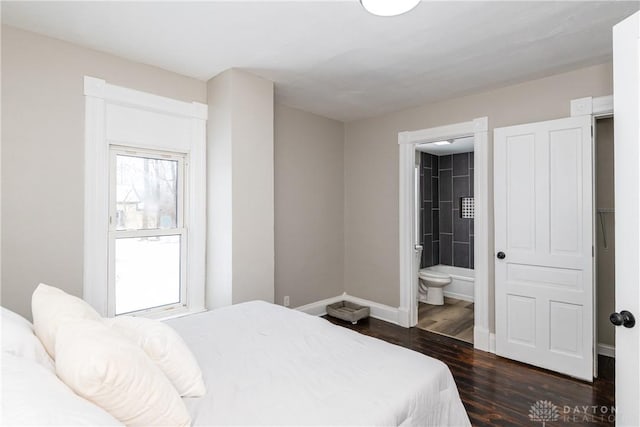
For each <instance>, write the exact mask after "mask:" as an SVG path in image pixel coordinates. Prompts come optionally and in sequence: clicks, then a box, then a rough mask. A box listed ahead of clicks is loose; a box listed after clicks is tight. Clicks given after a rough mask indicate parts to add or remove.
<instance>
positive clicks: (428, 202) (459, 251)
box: [420, 153, 474, 268]
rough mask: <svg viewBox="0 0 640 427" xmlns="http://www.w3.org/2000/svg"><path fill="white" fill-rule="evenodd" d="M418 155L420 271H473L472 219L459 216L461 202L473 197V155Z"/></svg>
mask: <svg viewBox="0 0 640 427" xmlns="http://www.w3.org/2000/svg"><path fill="white" fill-rule="evenodd" d="M420 154H421V155H420V157H421V159H420V160H421V167H420V180H421V186H420V188H421V200H422V204H421V218H422V230H421V236H422V242H421V243H422V246H423V248H424V249H423V252H422V262H421V268H424V267H430V266H432V265H436V264H444V265H453V266H456V267H464V268H473V266H474V259H473V245H474V231H473V219H472V218H462V217H461V214H460V207H461V206H460V205H461V198H462V197H468V196H470V197H473V172H474V169H473V153H460V154H451V155H447V156H439V157H438V156H434V155H431V154H427V153H420Z"/></svg>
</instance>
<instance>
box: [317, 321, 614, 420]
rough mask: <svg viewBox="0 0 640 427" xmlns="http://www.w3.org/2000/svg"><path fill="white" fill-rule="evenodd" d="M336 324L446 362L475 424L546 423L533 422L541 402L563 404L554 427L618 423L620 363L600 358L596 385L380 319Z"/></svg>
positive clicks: (338, 322)
mask: <svg viewBox="0 0 640 427" xmlns="http://www.w3.org/2000/svg"><path fill="white" fill-rule="evenodd" d="M328 319H329V320H330V321H331V322H333V323H335V324H337V325H340V326H344V327H346V328H350V329H354V330H356V331H358V332H360V333H363V334H366V335H370V336H373V337H376V338H379V339H382V340H385V341H387V342H390V343H393V344H397V345H401V346H403V347H407V348H410V349H412V350H415V351H418V352H420V353H423V354H426V355H427V356H431V357H434V358H436V359H439V360H442V361H443V362H444V363H446V364H447V365H448V366H449V369H451V372H452V373H453V376H454V378H455V381H456V384H457V385H458V390H459V392H460V397H461V398H462V402H463V403H464V406H465V408H466V409H467V413H468V414H469V418H470V419H471V424H473V425H474V426H520V425H522V426H532V425H542V422H533V421H532V420H531V419H530V418H529V413H530V412H529V411H530V409H531V406H532V405H533V404H535V403H536V402H537V401H550V402H551V403H553V404H554V405H556V406H557V414H558V415H559V418H558V420H557V422H552V423H548V425H550V426H551V425H567V426H569V425H589V426H605V425H606V426H610V425H614V423H615V422H614V421H615V420H614V418H615V416H611V414H610V411H611V408H612V407H613V406H614V404H615V402H614V391H615V387H614V377H615V376H614V369H615V368H614V360H613V359H611V358H608V357H603V356H600V357H599V366H600V372H599V374H600V375H599V378H598V379H597V380H595V381H594V382H593V384H590V383H587V382H583V381H579V380H576V379H573V378H570V377H566V376H563V375H560V374H556V373H553V372H550V371H546V370H544V369H538V368H535V367H532V366H529V365H525V364H522V363H518V362H514V361H512V360H509V359H504V358H502V357H499V356H496V355H494V354H491V353H485V352H483V351H478V350H474V349H473V346H472V345H471V344H468V343H465V342H462V341H458V340H455V339H452V338H448V337H444V336H442V335H438V334H434V333H431V332H427V331H424V330H421V329H418V328H410V329H407V328H402V327H400V326H396V325H392V324H390V323H387V322H383V321H381V320H377V319H365V320H361V321H360V322H358V324H357V325H351V324H350V323H348V322H343V321H341V320H337V319H333V318H328Z"/></svg>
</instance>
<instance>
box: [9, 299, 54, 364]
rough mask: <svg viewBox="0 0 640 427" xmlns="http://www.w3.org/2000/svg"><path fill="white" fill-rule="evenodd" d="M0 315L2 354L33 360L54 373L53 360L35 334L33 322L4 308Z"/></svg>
mask: <svg viewBox="0 0 640 427" xmlns="http://www.w3.org/2000/svg"><path fill="white" fill-rule="evenodd" d="M0 313H1V316H0V323H1V324H2V352H3V353H10V354H13V355H14V356H18V357H24V358H27V359H30V360H33V361H35V362H37V363H40V364H41V365H43V366H44V367H46V368H47V369H49V370H50V371H52V372H53V371H54V370H55V368H54V367H53V360H51V358H50V357H49V355H48V354H47V350H45V349H44V347H43V346H42V343H41V342H40V340H39V339H38V337H36V335H35V334H34V333H33V325H32V324H31V322H29V321H28V320H27V319H25V318H24V317H22V316H20V315H19V314H17V313H14V312H13V311H11V310H8V309H6V308H4V307H0Z"/></svg>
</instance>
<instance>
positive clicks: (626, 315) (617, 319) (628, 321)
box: [609, 310, 636, 328]
mask: <svg viewBox="0 0 640 427" xmlns="http://www.w3.org/2000/svg"><path fill="white" fill-rule="evenodd" d="M609 320H610V321H611V323H613V324H614V325H616V326H620V325H622V326H624V327H625V328H633V327H634V326H635V325H636V318H635V317H633V314H631V313H630V312H628V311H627V310H622V311H621V312H620V313H611V316H609Z"/></svg>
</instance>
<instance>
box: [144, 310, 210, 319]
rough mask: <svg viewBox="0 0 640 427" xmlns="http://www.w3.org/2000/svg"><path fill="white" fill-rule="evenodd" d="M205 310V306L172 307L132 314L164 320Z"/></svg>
mask: <svg viewBox="0 0 640 427" xmlns="http://www.w3.org/2000/svg"><path fill="white" fill-rule="evenodd" d="M205 311H207V309H206V308H196V309H189V308H174V309H171V310H164V311H156V312H147V313H137V314H132V316H135V317H145V318H147V319H153V320H160V321H164V320H169V319H175V318H178V317H184V316H191V315H192V314H198V313H202V312H205Z"/></svg>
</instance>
